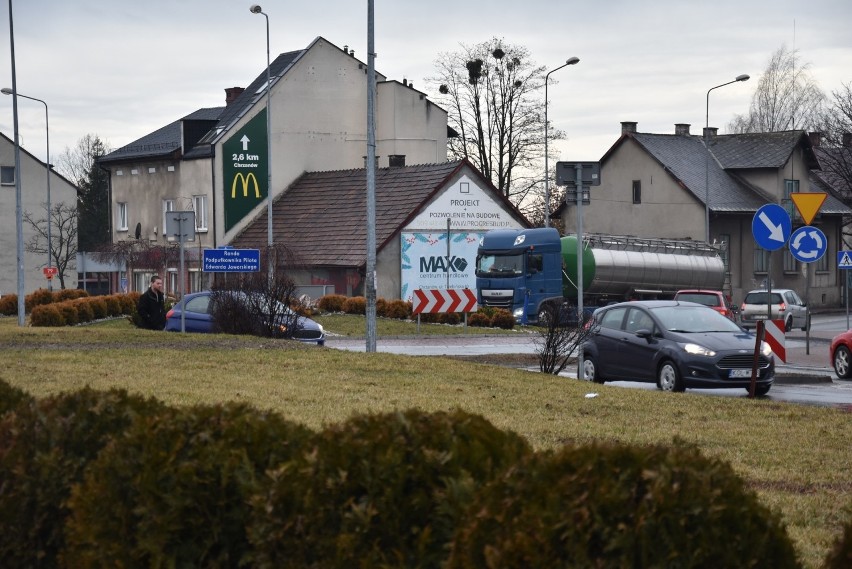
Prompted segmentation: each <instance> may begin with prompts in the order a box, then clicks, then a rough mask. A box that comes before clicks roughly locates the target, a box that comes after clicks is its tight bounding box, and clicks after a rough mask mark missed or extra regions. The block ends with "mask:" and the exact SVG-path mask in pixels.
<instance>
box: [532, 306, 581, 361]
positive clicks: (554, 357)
mask: <svg viewBox="0 0 852 569" xmlns="http://www.w3.org/2000/svg"><path fill="white" fill-rule="evenodd" d="M577 316H578V310H577V307H576V306H567V305H564V306H562V307H561V308H560V309H559V314H554V313H550V314H549V316H548V317H547V318H545V319H543V321H542V322H540V323H539V324H540V326H541V327H540V328H538V336H537V337H536V338H535V339H534V340H533V341H534V342H535V350H536V354H538V368H539V370H541V372H542V373H551V374H553V375H559V373H560V372H561V371H562V370H564V369H565V368H566V367H567V366H568V364H569V363H571V362H573V361H575V360H576V357H577V354H578V352H579V351H580V350H581V349H582V347H583V343H584V342H585V341H586V339H588V338H589V337H590V336H591V335H592V334H593V332H594V324H593V321H591V320H590V319H589V318H588V317H585V318H581V319H578V318H577Z"/></svg>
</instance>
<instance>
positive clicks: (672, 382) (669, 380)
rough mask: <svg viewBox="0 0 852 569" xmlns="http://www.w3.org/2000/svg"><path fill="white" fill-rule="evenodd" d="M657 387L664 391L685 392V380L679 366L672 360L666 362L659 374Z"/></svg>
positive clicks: (661, 366)
mask: <svg viewBox="0 0 852 569" xmlns="http://www.w3.org/2000/svg"><path fill="white" fill-rule="evenodd" d="M657 387H659V388H660V389H662V390H663V391H683V390H684V387H683V379H682V378H681V377H680V373H678V371H677V366H675V364H674V362H672V361H671V360H665V361H664V362H663V363H662V364H661V365H660V369H659V371H658V372H657Z"/></svg>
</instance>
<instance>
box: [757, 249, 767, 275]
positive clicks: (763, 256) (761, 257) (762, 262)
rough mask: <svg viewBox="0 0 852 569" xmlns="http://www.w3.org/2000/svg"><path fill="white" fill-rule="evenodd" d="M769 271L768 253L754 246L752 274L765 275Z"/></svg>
mask: <svg viewBox="0 0 852 569" xmlns="http://www.w3.org/2000/svg"><path fill="white" fill-rule="evenodd" d="M768 271H769V251H767V250H766V249H764V248H763V247H761V246H760V245H757V244H755V246H754V272H755V273H766V272H768Z"/></svg>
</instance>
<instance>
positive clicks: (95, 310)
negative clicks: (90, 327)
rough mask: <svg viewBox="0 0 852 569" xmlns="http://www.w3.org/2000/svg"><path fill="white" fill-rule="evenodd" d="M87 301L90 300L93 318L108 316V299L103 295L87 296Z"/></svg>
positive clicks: (99, 318)
mask: <svg viewBox="0 0 852 569" xmlns="http://www.w3.org/2000/svg"><path fill="white" fill-rule="evenodd" d="M85 302H88V303H89V306H90V307H91V308H92V317H93V318H92V319H93V320H101V319H103V318H106V317H107V315H108V311H107V303H106V299H104V298H103V297H102V296H93V297H90V298H87V299H86V300H85Z"/></svg>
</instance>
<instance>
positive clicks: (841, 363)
mask: <svg viewBox="0 0 852 569" xmlns="http://www.w3.org/2000/svg"><path fill="white" fill-rule="evenodd" d="M833 363H834V371H835V372H836V373H837V377H839V378H840V379H849V376H850V375H852V356H850V353H849V348H847V347H846V346H839V347H838V348H837V349H836V350H835V351H834V362H833Z"/></svg>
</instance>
